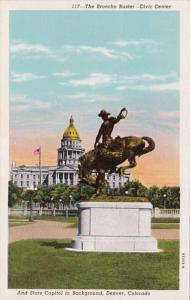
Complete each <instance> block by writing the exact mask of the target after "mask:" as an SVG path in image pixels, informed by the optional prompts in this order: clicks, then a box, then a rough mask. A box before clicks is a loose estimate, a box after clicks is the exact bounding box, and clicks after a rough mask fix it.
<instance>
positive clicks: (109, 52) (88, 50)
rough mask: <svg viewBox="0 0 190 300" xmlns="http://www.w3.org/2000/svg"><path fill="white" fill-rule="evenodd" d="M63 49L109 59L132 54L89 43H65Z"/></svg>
mask: <svg viewBox="0 0 190 300" xmlns="http://www.w3.org/2000/svg"><path fill="white" fill-rule="evenodd" d="M63 49H64V51H66V52H73V53H78V54H98V55H101V56H104V57H106V58H109V59H119V58H123V57H125V58H126V59H132V58H133V57H132V55H130V54H129V53H127V52H121V51H116V50H114V49H110V48H107V47H94V46H89V45H77V46H76V45H75V46H73V45H66V46H64V48H63Z"/></svg>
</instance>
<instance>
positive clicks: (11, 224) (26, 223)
mask: <svg viewBox="0 0 190 300" xmlns="http://www.w3.org/2000/svg"><path fill="white" fill-rule="evenodd" d="M28 224H29V222H28V221H27V222H22V223H20V222H9V227H16V226H23V225H28Z"/></svg>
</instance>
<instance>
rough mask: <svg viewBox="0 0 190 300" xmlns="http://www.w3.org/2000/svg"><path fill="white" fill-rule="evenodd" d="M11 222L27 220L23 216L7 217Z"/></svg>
mask: <svg viewBox="0 0 190 300" xmlns="http://www.w3.org/2000/svg"><path fill="white" fill-rule="evenodd" d="M11 220H17V221H21V220H27V218H26V216H23V215H16V216H9V221H11Z"/></svg>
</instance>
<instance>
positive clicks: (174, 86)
mask: <svg viewBox="0 0 190 300" xmlns="http://www.w3.org/2000/svg"><path fill="white" fill-rule="evenodd" d="M166 78H167V77H166ZM150 80H152V79H150ZM154 80H156V79H154ZM160 80H164V78H163V79H160ZM116 89H117V90H119V91H123V90H138V91H153V92H164V91H178V90H179V89H180V84H179V82H178V81H175V82H167V83H161V84H160V83H156V84H134V83H133V84H132V85H127V84H126V85H120V86H118V87H116Z"/></svg>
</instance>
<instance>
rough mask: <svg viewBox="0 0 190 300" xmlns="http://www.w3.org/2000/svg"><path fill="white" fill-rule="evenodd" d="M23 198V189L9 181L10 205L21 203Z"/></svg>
mask: <svg viewBox="0 0 190 300" xmlns="http://www.w3.org/2000/svg"><path fill="white" fill-rule="evenodd" d="M22 200H23V190H22V188H19V187H17V186H16V185H14V183H12V181H9V195H8V206H9V207H13V206H14V205H15V204H17V203H21V201H22Z"/></svg>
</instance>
